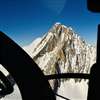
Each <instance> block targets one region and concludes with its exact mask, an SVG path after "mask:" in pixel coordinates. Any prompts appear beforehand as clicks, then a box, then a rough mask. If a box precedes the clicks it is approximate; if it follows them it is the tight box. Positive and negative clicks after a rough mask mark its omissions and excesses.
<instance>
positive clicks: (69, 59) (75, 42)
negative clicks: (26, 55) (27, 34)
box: [26, 23, 96, 74]
mask: <svg viewBox="0 0 100 100" xmlns="http://www.w3.org/2000/svg"><path fill="white" fill-rule="evenodd" d="M26 51H28V50H26ZM29 51H31V53H30V54H31V57H32V58H33V60H34V61H35V62H36V63H37V64H38V65H39V67H40V68H41V69H42V70H43V71H44V73H45V74H54V73H64V72H66V73H69V72H72V73H89V72H90V68H91V66H92V64H94V63H95V61H96V48H95V46H91V45H90V46H89V45H88V43H87V42H86V41H85V40H84V39H82V38H81V36H78V35H77V34H75V32H74V31H73V29H72V28H71V27H67V26H65V25H62V24H61V23H56V24H54V25H53V26H52V28H51V29H50V30H49V31H48V32H47V33H46V35H45V36H43V38H41V39H40V40H39V42H38V43H36V45H35V47H32V46H31V47H30V50H29ZM91 57H92V58H91Z"/></svg>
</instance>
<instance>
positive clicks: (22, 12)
mask: <svg viewBox="0 0 100 100" xmlns="http://www.w3.org/2000/svg"><path fill="white" fill-rule="evenodd" d="M55 22H61V23H62V24H64V25H66V26H71V27H72V28H73V29H74V30H75V32H76V33H78V34H80V35H81V36H82V37H83V38H85V39H86V40H87V41H88V42H92V41H93V42H95V41H96V36H97V34H96V30H97V25H98V24H99V23H100V14H93V13H91V12H89V11H87V7H86V0H0V30H1V31H3V32H5V33H6V34H7V35H8V36H10V37H11V38H12V39H13V40H14V41H15V42H17V43H18V44H19V45H20V46H24V45H27V44H29V43H31V42H32V41H33V40H34V39H35V38H37V37H41V36H43V35H44V34H45V33H46V32H47V31H48V30H49V28H50V27H51V26H52V25H53V24H54V23H55Z"/></svg>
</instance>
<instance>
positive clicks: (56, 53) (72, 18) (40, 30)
mask: <svg viewBox="0 0 100 100" xmlns="http://www.w3.org/2000/svg"><path fill="white" fill-rule="evenodd" d="M0 12H1V15H0V29H1V30H2V31H4V32H6V33H7V35H8V36H10V37H11V38H12V39H13V40H15V41H16V42H17V43H18V44H19V45H20V46H21V47H22V48H23V49H24V50H25V51H26V52H27V53H28V54H29V55H30V57H31V58H32V59H33V60H34V61H35V62H36V63H37V64H38V66H39V67H40V69H41V70H42V71H43V73H44V74H45V75H51V74H61V73H85V74H90V69H91V67H92V65H93V64H94V63H96V51H97V50H96V45H97V25H98V24H99V22H100V20H99V17H100V15H99V14H93V13H91V12H90V11H88V9H87V0H24V1H23V0H10V1H7V0H6V1H5V0H1V3H0ZM88 82H89V80H87V79H79V78H76V79H73V78H72V79H69V78H62V79H54V80H50V81H49V83H50V85H51V87H52V89H53V91H54V92H56V93H58V94H61V95H62V96H64V97H67V98H69V99H71V100H73V99H74V100H86V99H87V91H88ZM5 100H6V99H5ZM17 100H18V99H17ZM57 100H61V99H60V98H59V97H57Z"/></svg>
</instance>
